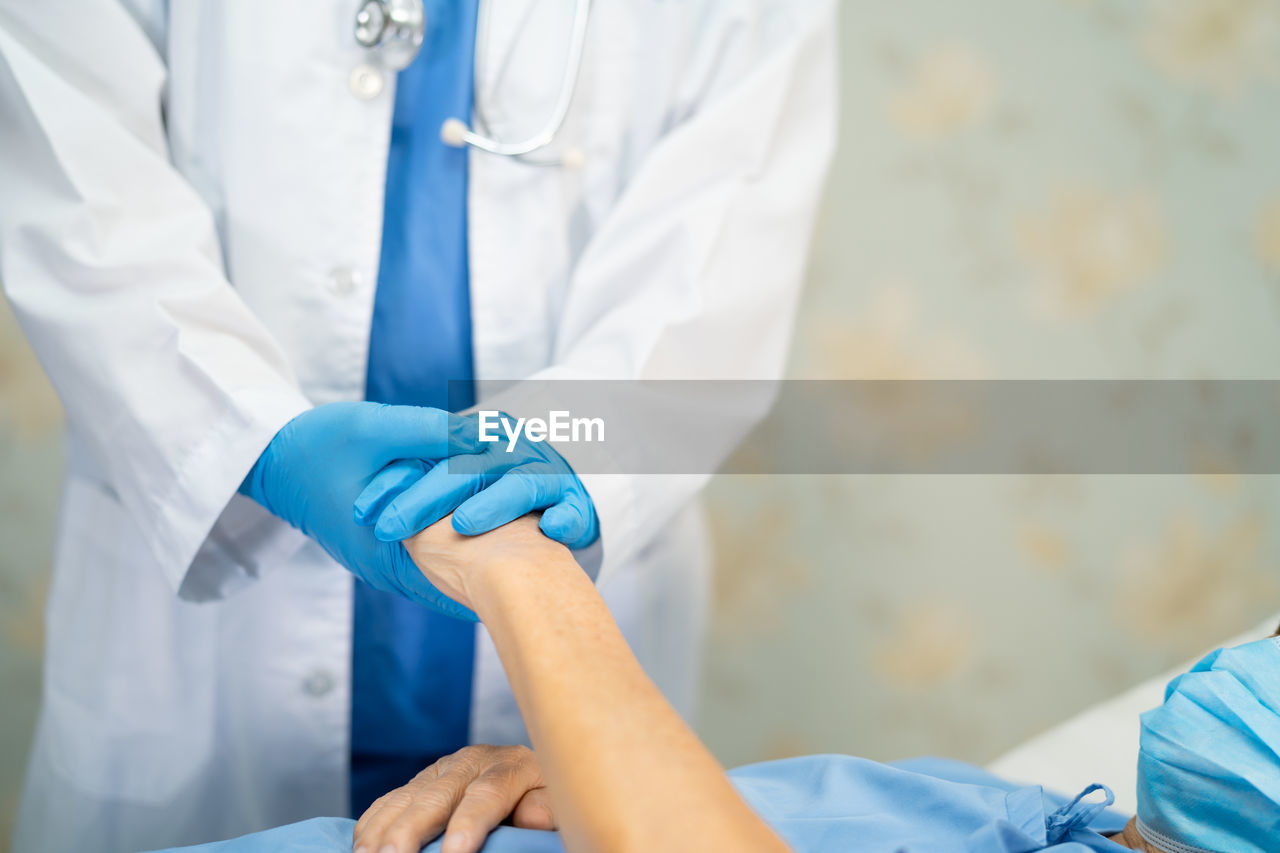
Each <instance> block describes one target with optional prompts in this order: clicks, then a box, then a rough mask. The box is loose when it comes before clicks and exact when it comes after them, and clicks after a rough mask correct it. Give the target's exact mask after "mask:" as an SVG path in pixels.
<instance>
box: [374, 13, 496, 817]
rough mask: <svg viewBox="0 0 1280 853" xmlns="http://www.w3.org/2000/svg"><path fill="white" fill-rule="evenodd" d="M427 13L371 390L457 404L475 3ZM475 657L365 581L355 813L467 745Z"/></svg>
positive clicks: (393, 169) (464, 371)
mask: <svg viewBox="0 0 1280 853" xmlns="http://www.w3.org/2000/svg"><path fill="white" fill-rule="evenodd" d="M426 6H427V9H426V11H427V33H426V37H425V39H424V42H423V45H422V50H421V52H420V53H419V55H418V57H417V59H416V60H415V61H414V62H413V64H412V65H410V66H409V67H408V68H406V69H405V70H404V71H403V72H401V73H400V75H399V78H398V80H397V83H396V102H395V112H394V117H393V120H392V130H391V147H390V151H389V153H388V159H387V188H386V201H385V208H384V219H383V228H382V260H381V264H380V267H379V272H378V288H377V293H376V296H375V299H374V310H373V328H372V330H371V335H370V341H369V368H368V380H367V385H366V392H365V396H366V398H367V399H369V400H375V401H378V402H384V403H399V404H409V405H417V406H434V407H436V408H451V405H450V404H451V403H452V404H453V405H452V408H455V409H458V408H466V407H467V406H469V405H471V402H472V400H470V399H460V397H469V396H471V395H470V394H468V393H463V394H461V395H460V394H459V390H460V389H463V390H464V391H465V390H466V389H470V387H471V385H470V383H471V381H472V379H473V371H472V356H471V305H470V291H469V271H468V265H467V152H466V150H465V149H455V148H449V147H447V146H445V145H444V144H443V143H442V142H441V141H440V125H441V124H442V123H443V122H444V120H445V119H447V118H452V117H458V118H462V119H463V120H467V119H469V118H470V115H471V103H472V65H473V61H474V48H475V31H476V0H462V2H457V0H428V2H427V4H426ZM451 380H452V381H454V383H455V384H454V386H453V392H454V393H453V395H452V396H451V395H450V393H449V391H450V386H449V382H450V381H451ZM459 380H461V382H459ZM474 651H475V626H474V625H472V624H469V623H465V622H458V621H455V620H452V619H448V618H445V617H443V616H439V615H437V614H436V613H434V612H432V611H429V610H427V609H425V608H423V607H422V606H420V605H416V604H413V603H411V602H410V601H408V600H406V599H403V598H400V597H398V596H395V595H391V594H388V593H383V592H379V591H378V590H375V589H373V588H371V587H369V586H367V585H365V584H364V583H362V582H360V581H359V580H357V581H356V590H355V613H354V637H353V643H352V675H351V681H352V684H351V689H352V702H351V705H352V707H351V805H352V814H353V815H359V814H361V813H362V812H363V811H364V810H365V808H367V807H368V805H369V804H370V803H371V802H372V801H373V800H374V799H376V798H377V797H379V796H381V795H382V794H384V793H386V792H387V791H389V790H391V789H392V788H395V787H397V786H399V785H402V784H404V783H405V782H407V781H408V780H409V779H410V778H412V777H413V775H414V774H415V773H417V772H418V771H419V770H421V769H422V768H424V767H426V766H427V765H428V764H430V763H432V762H433V761H435V760H436V759H437V758H440V757H441V756H444V755H448V754H449V753H451V752H453V751H455V750H457V749H459V748H461V747H463V746H465V745H466V744H467V739H468V727H469V722H470V713H471V673H472V666H473V659H474Z"/></svg>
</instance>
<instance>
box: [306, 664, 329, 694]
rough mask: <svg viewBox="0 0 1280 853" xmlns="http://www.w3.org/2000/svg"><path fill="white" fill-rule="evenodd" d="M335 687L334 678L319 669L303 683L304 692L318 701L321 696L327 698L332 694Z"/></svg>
mask: <svg viewBox="0 0 1280 853" xmlns="http://www.w3.org/2000/svg"><path fill="white" fill-rule="evenodd" d="M333 687H334V683H333V676H332V675H330V674H329V673H328V672H326V671H325V670H323V669H318V670H316V671H315V672H313V673H311V674H310V675H308V676H307V677H306V678H305V679H304V680H303V682H302V690H303V692H305V693H306V694H307V695H308V696H314V697H316V698H317V699H319V698H320V697H321V696H327V695H328V694H329V693H330V692H332V690H333Z"/></svg>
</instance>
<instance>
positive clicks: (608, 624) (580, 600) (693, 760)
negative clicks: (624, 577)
mask: <svg viewBox="0 0 1280 853" xmlns="http://www.w3.org/2000/svg"><path fill="white" fill-rule="evenodd" d="M477 586H478V587H479V588H478V589H474V590H471V594H472V604H473V606H474V608H475V610H476V613H477V614H478V615H479V616H480V618H481V620H482V621H483V622H484V624H485V625H486V626H487V627H488V629H489V632H490V634H491V635H492V637H493V640H494V643H495V644H496V646H497V650H498V654H499V656H500V657H501V658H502V662H503V665H504V666H505V668H506V671H507V675H508V677H509V678H510V680H511V684H512V687H513V689H514V691H515V696H516V699H517V701H518V702H519V703H520V709H521V711H522V712H523V714H524V719H525V723H526V725H527V726H528V728H529V733H530V736H531V737H532V739H533V745H534V750H535V752H536V753H537V756H538V761H539V763H540V764H541V765H542V769H543V773H544V775H545V778H546V780H547V783H548V789H549V791H550V793H551V797H552V801H553V803H554V804H555V810H556V815H557V817H558V818H559V820H560V826H561V828H562V830H563V832H564V837H565V841H566V844H567V846H568V847H569V848H570V849H571V850H610V851H645V853H651V851H654V850H663V851H680V850H691V851H693V850H696V851H707V850H744V851H754V850H785V849H786V848H785V845H783V843H782V842H781V840H779V839H778V837H777V836H776V835H774V834H773V832H772V831H771V830H770V829H769V828H768V826H767V825H765V824H764V823H763V821H761V820H760V819H759V818H758V817H757V816H756V815H755V813H754V812H752V811H751V809H750V808H749V807H748V806H747V805H746V804H745V803H744V802H743V801H742V799H741V798H740V797H739V796H738V795H737V792H736V791H735V790H734V789H733V787H732V786H731V785H730V784H729V782H728V780H727V779H726V777H725V775H724V772H723V769H722V768H721V767H720V766H719V764H718V763H717V762H716V760H715V759H714V758H713V757H712V756H711V754H710V753H709V752H708V751H707V750H706V748H705V747H704V746H703V745H702V743H701V742H700V741H699V740H698V738H697V737H696V736H695V735H694V734H693V732H691V731H690V730H689V728H688V727H687V726H685V724H684V722H683V721H682V720H681V719H680V717H679V715H678V714H676V712H675V710H674V709H673V708H672V707H671V706H670V705H669V704H668V703H667V702H666V700H665V699H664V698H663V697H662V695H661V693H659V691H658V690H657V688H656V687H655V686H654V685H653V683H652V682H651V681H649V679H648V677H647V676H646V675H645V674H644V672H643V670H642V669H641V668H640V665H639V664H638V662H637V661H636V659H635V657H634V656H633V655H632V654H631V650H630V649H629V648H628V647H627V644H626V641H625V640H624V639H623V637H622V635H621V633H619V631H618V628H617V626H616V624H615V623H614V621H613V618H612V616H611V615H610V613H609V611H608V609H607V608H606V607H605V605H604V602H603V601H602V600H601V598H600V596H599V594H598V593H597V592H596V590H595V587H594V586H593V585H592V583H591V581H590V580H588V579H587V577H586V576H585V575H584V574H583V573H582V570H581V569H580V568H579V567H578V566H577V564H576V563H575V562H574V561H573V560H572V559H571V558H570V557H569V556H568V554H567V552H564V554H563V557H562V558H560V557H558V556H556V555H545V554H544V555H541V556H539V557H536V558H535V559H534V561H523V562H520V561H516V562H512V563H510V564H508V565H505V566H503V567H502V568H501V569H499V570H495V571H490V572H486V573H485V575H484V577H483V578H482V579H481V580H479V582H478V583H477Z"/></svg>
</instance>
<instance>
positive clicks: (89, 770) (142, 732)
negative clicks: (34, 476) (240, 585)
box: [45, 476, 217, 804]
mask: <svg viewBox="0 0 1280 853" xmlns="http://www.w3.org/2000/svg"><path fill="white" fill-rule="evenodd" d="M216 618H217V611H216V607H215V606H213V605H199V604H191V603H187V602H184V601H181V600H180V599H179V598H178V596H177V593H176V592H175V591H174V590H173V589H172V588H171V587H170V586H169V584H168V582H167V581H166V580H165V576H164V573H163V572H161V571H160V567H159V566H158V565H157V564H156V562H155V559H154V558H153V557H152V556H151V553H150V550H149V549H148V548H147V545H146V542H145V541H144V540H143V538H142V534H141V533H140V531H139V530H138V527H137V526H136V525H135V524H134V523H133V520H132V519H131V518H130V517H129V515H128V513H127V512H126V511H125V509H124V507H123V506H122V505H121V504H120V503H119V501H118V500H117V498H116V497H115V495H114V494H112V493H111V492H110V491H109V490H108V489H107V488H106V487H105V486H102V485H100V484H98V483H96V482H94V481H92V480H88V479H84V478H81V477H76V476H72V477H71V478H70V479H69V480H68V483H67V488H66V492H65V494H64V496H63V507H62V519H61V526H60V531H59V538H58V548H57V557H56V559H55V565H54V580H53V586H52V588H51V590H50V596H49V607H48V642H47V649H46V655H47V660H46V670H45V671H46V683H45V723H46V725H47V726H48V734H49V736H50V737H49V742H50V747H51V749H50V753H51V755H50V759H51V762H52V764H53V767H54V768H55V769H56V771H57V772H58V773H59V774H60V775H63V776H65V777H66V779H67V781H68V782H69V783H70V784H72V785H74V786H75V787H77V788H79V789H82V790H84V791H86V792H89V793H91V794H92V795H95V796H99V797H103V798H106V799H111V800H125V801H133V802H139V803H149V804H161V803H164V802H166V801H168V800H170V799H172V798H173V797H174V796H175V794H176V793H177V792H179V791H180V790H181V789H182V788H183V787H184V786H186V785H189V784H191V783H192V782H193V780H194V779H195V777H196V776H197V775H198V773H199V772H200V771H201V769H202V768H206V767H207V766H208V765H209V763H210V761H211V758H212V756H213V740H214V729H215V721H214V708H215V688H216V677H215V663H216V659H217V657H216V648H215V639H216V629H217V624H216Z"/></svg>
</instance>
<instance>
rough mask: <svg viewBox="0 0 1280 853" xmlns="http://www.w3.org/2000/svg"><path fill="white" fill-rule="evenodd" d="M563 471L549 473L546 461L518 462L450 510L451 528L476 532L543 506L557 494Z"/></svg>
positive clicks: (558, 494)
mask: <svg viewBox="0 0 1280 853" xmlns="http://www.w3.org/2000/svg"><path fill="white" fill-rule="evenodd" d="M562 487H563V475H560V474H552V473H549V469H548V468H547V466H545V465H519V466H516V467H515V468H512V469H511V470H510V471H508V472H507V473H506V474H504V475H503V476H502V478H501V479H500V480H498V481H497V482H496V483H494V484H493V485H492V486H489V487H488V488H486V489H484V490H483V491H482V492H480V493H479V494H477V495H476V496H475V497H472V498H469V499H468V500H466V501H465V502H463V503H462V505H460V506H459V507H458V508H457V509H455V510H454V511H453V529H454V530H456V531H458V532H459V533H461V534H462V535H464V536H478V535H480V534H481V533H488V532H489V531H490V530H493V529H494V528H496V527H501V526H502V525H504V524H507V523H509V522H512V521H515V520H516V519H517V518H520V517H521V516H523V515H528V514H529V513H531V512H533V511H534V510H535V509H544V508H546V507H548V506H551V504H553V503H555V502H556V501H557V500H559V498H560V489H561V488H562Z"/></svg>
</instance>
